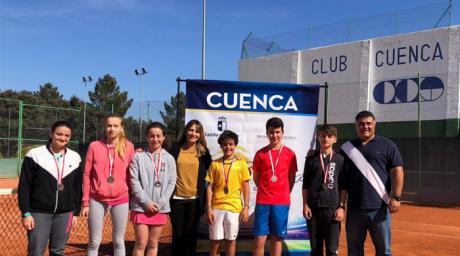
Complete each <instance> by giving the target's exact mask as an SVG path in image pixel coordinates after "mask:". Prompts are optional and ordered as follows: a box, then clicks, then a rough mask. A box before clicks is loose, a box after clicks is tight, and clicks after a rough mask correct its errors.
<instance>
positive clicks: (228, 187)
mask: <svg viewBox="0 0 460 256" xmlns="http://www.w3.org/2000/svg"><path fill="white" fill-rule="evenodd" d="M217 142H218V143H219V145H220V148H221V149H222V152H223V154H224V155H223V157H222V158H219V159H216V160H214V161H212V163H211V166H210V167H209V171H208V175H207V176H206V181H207V182H208V187H207V202H208V211H207V218H208V223H209V239H210V240H211V249H210V252H209V255H210V256H217V255H220V243H221V241H222V240H225V255H226V256H233V255H235V248H236V237H237V235H238V230H239V220H241V221H242V222H243V223H246V222H247V221H248V211H249V180H250V179H251V175H250V174H249V169H248V166H247V164H246V161H245V160H243V159H237V158H236V157H235V149H236V146H237V145H238V135H237V134H236V133H234V132H232V131H229V130H226V131H224V132H223V133H222V134H221V135H220V136H219V138H218V140H217ZM241 193H243V199H244V204H243V202H242V201H241Z"/></svg>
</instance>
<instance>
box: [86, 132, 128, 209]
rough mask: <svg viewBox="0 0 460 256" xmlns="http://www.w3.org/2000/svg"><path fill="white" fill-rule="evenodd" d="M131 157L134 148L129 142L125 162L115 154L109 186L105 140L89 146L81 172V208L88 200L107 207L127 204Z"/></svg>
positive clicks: (108, 162)
mask: <svg viewBox="0 0 460 256" xmlns="http://www.w3.org/2000/svg"><path fill="white" fill-rule="evenodd" d="M133 155H134V146H133V144H132V143H131V142H129V141H128V142H127V145H126V151H125V160H123V159H121V158H120V156H119V155H118V154H117V153H115V160H114V166H113V170H112V176H113V177H114V181H113V183H112V184H110V183H109V182H108V181H107V178H108V177H109V164H110V161H109V155H108V148H107V144H106V140H105V139H100V140H97V141H93V142H91V144H89V148H88V152H87V153H86V161H85V170H84V172H83V199H82V206H83V207H87V206H89V199H90V198H92V199H94V200H97V201H101V202H104V203H107V204H109V205H114V204H118V203H125V202H129V185H128V184H129V164H130V163H131V159H132V158H133Z"/></svg>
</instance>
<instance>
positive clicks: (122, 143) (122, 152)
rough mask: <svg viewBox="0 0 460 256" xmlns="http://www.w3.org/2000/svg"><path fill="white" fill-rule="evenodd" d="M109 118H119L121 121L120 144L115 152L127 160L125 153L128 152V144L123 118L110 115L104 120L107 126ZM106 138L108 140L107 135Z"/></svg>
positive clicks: (118, 143)
mask: <svg viewBox="0 0 460 256" xmlns="http://www.w3.org/2000/svg"><path fill="white" fill-rule="evenodd" d="M109 118H118V119H120V123H121V127H120V131H119V132H118V142H117V145H116V146H115V152H117V153H118V156H119V157H120V158H121V159H122V160H125V151H126V144H127V141H128V140H127V139H126V134H125V129H124V124H123V118H122V117H121V116H119V115H115V114H110V115H108V116H106V117H105V119H104V124H105V125H107V120H108V119H109ZM105 137H106V138H107V134H105Z"/></svg>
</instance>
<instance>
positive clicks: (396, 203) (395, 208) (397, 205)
mask: <svg viewBox="0 0 460 256" xmlns="http://www.w3.org/2000/svg"><path fill="white" fill-rule="evenodd" d="M400 207H401V202H399V201H396V199H394V198H392V199H391V200H390V204H389V205H388V208H389V209H390V213H391V214H393V213H397V212H398V211H399V208H400Z"/></svg>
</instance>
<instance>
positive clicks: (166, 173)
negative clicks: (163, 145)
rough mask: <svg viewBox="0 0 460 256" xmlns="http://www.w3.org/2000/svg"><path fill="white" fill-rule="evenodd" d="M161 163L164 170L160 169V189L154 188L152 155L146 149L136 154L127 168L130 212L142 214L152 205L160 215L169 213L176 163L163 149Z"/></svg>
mask: <svg viewBox="0 0 460 256" xmlns="http://www.w3.org/2000/svg"><path fill="white" fill-rule="evenodd" d="M160 154H161V162H162V163H164V168H162V167H160V182H161V187H159V188H157V187H155V182H156V179H157V177H156V174H155V172H154V168H153V162H152V155H151V154H150V152H149V150H148V149H147V148H146V149H144V152H136V153H135V154H134V157H133V160H132V161H131V164H130V166H129V171H130V174H131V175H130V176H131V177H130V181H131V189H132V193H133V195H132V199H131V203H130V206H131V207H130V208H131V210H134V211H138V212H144V208H145V207H146V206H147V205H148V204H150V203H154V204H155V205H156V206H158V208H159V211H160V213H168V212H170V211H171V208H170V206H169V199H170V198H171V195H172V193H173V192H174V188H175V187H176V179H177V171H176V161H175V160H174V158H173V157H172V156H171V155H170V154H169V153H168V152H167V151H166V150H164V149H161V152H160Z"/></svg>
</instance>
